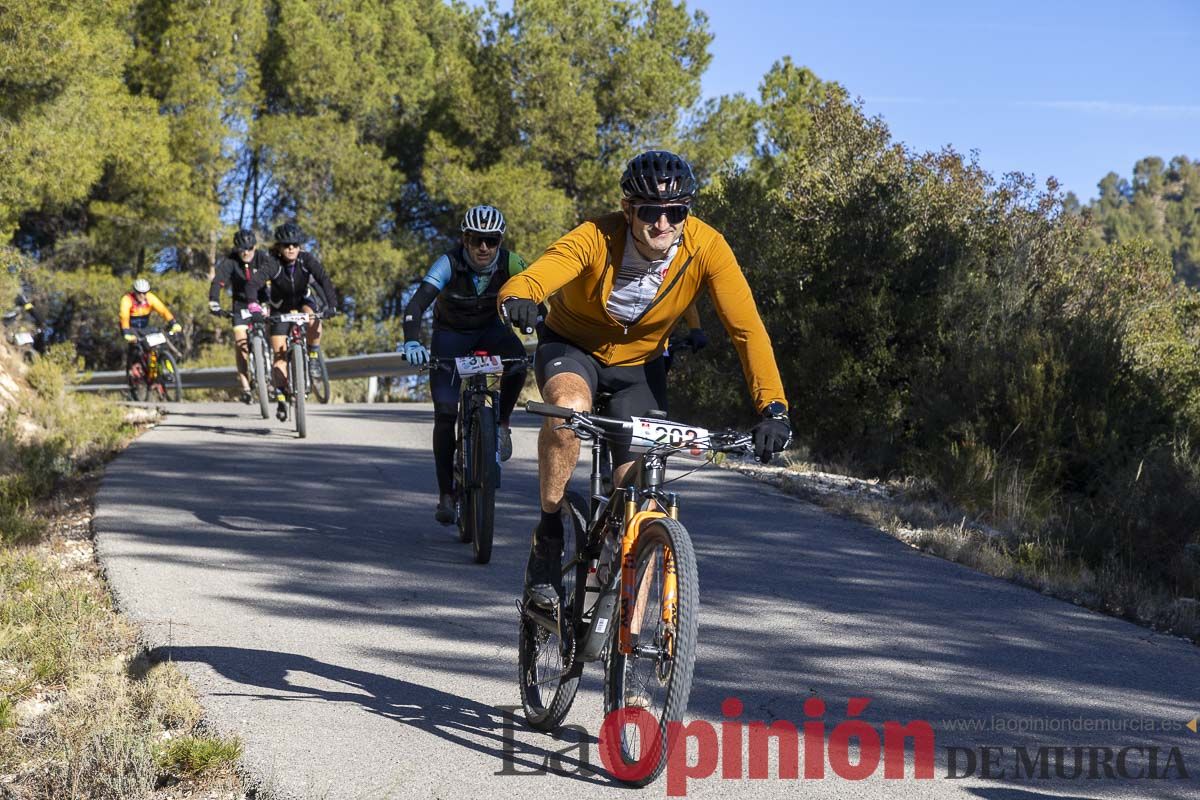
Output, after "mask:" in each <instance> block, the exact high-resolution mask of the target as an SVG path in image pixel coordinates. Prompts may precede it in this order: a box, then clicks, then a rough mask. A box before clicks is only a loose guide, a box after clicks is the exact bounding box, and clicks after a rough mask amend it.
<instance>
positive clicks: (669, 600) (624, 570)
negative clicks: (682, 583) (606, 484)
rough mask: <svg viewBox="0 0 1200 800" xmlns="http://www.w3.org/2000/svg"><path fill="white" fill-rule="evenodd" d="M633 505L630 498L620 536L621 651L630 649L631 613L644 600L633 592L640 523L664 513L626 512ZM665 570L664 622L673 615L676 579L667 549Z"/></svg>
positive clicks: (674, 612) (626, 653) (619, 638)
mask: <svg viewBox="0 0 1200 800" xmlns="http://www.w3.org/2000/svg"><path fill="white" fill-rule="evenodd" d="M633 508H635V506H634V504H633V502H632V501H630V502H629V503H627V505H626V512H627V513H626V517H625V518H626V519H627V520H628V522H626V524H625V534H624V536H622V537H621V627H620V631H619V633H618V639H617V644H618V645H619V646H620V649H621V652H622V653H623V654H624V655H629V654H631V653H632V652H633V614H634V610H635V609H636V608H638V606H639V600H640V602H641V603H645V598H644V597H643V598H638V597H637V596H636V585H635V581H636V580H637V575H636V571H637V562H636V559H637V552H636V546H637V540H638V536H639V534H640V533H641V530H642V523H644V522H646V521H648V520H651V519H657V518H659V517H665V516H666V514H664V513H663V512H661V511H636V512H633V513H629V512H631V511H632V510H633ZM664 567H665V574H664V575H663V608H662V618H663V620H664V621H665V622H667V623H670V622H672V621H673V620H674V617H675V615H676V610H675V609H676V602H675V599H676V598H675V594H676V581H675V559H674V558H673V557H672V556H671V553H670V552H669V551H668V552H667V558H666V564H665V565H664Z"/></svg>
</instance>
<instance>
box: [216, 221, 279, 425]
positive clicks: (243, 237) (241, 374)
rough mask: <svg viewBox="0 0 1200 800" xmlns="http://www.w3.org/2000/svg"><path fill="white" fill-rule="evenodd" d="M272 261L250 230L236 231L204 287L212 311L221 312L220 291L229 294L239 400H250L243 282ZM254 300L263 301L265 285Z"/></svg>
mask: <svg viewBox="0 0 1200 800" xmlns="http://www.w3.org/2000/svg"><path fill="white" fill-rule="evenodd" d="M272 261H274V259H273V258H271V255H270V254H269V253H267V252H265V251H263V250H260V249H258V240H257V238H256V237H255V236H254V231H251V230H245V229H243V230H240V231H238V232H237V233H235V234H234V235H233V250H231V251H230V252H229V254H228V255H226V256H225V257H224V258H222V259H221V260H220V261H218V262H217V266H216V269H215V270H214V271H213V279H212V284H210V285H209V287H208V310H209V311H211V312H212V313H213V314H219V313H221V292H222V291H223V290H224V289H225V287H226V286H228V287H229V290H230V292H231V293H232V294H233V309H232V310H233V320H232V322H233V351H234V354H235V356H236V358H237V374H238V383H239V384H241V387H242V398H241V399H242V402H243V403H249V402H250V376H249V375H248V374H247V372H248V367H249V363H248V361H247V353H248V352H249V349H250V343H249V341H248V340H247V338H246V331H247V328H248V325H247V323H248V322H249V318H250V310H249V309H248V307H247V302H246V297H245V295H246V284H247V283H249V282H250V279H251V278H252V277H253V275H254V273H255V272H259V271H264V272H271V271H272V270H271V262H272ZM255 301H256V302H258V303H265V302H267V288H266V287H265V286H264V287H263V288H262V289H260V290H259V292H258V294H257V295H255Z"/></svg>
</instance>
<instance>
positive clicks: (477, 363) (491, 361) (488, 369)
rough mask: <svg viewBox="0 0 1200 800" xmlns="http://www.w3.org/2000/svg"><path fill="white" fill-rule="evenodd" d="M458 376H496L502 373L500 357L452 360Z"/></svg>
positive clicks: (502, 366) (466, 357) (472, 357)
mask: <svg viewBox="0 0 1200 800" xmlns="http://www.w3.org/2000/svg"><path fill="white" fill-rule="evenodd" d="M454 366H455V367H457V368H458V374H459V375H496V374H498V373H501V372H504V363H503V362H502V361H501V360H500V356H463V357H462V358H456V359H454Z"/></svg>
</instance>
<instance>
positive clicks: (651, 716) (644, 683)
mask: <svg viewBox="0 0 1200 800" xmlns="http://www.w3.org/2000/svg"><path fill="white" fill-rule="evenodd" d="M634 548H635V549H634V559H633V564H634V580H633V584H634V591H633V596H634V602H633V604H632V608H631V609H630V611H629V615H630V627H631V629H632V630H631V634H632V635H631V639H632V645H633V646H632V652H631V653H629V654H628V655H627V654H625V653H622V652H621V648H620V646H619V638H618V637H614V639H613V642H612V643H611V644H610V645H609V648H608V663H607V665H606V669H605V674H604V717H605V720H606V723H605V729H604V730H603V731H602V732H601V736H600V746H601V747H604V748H608V756H609V763H612V764H619V765H621V770H620V774H616V775H614V777H616V778H617V779H618V780H620V781H622V782H623V783H627V784H630V785H632V786H645V785H647V784H649V783H651V782H652V781H653V780H654V779H655V778H657V777H658V776H659V774H660V773H661V772H662V770H663V767H664V766H666V763H667V756H668V755H669V753H670V748H671V746H672V744H673V742H672V741H670V739H669V738H668V735H667V734H668V726H669V724H670V723H672V722H681V721H682V720H683V713H684V711H686V710H687V702H688V695H689V694H690V693H691V689H692V670H693V668H694V667H695V664H696V638H697V632H698V628H699V615H700V579H699V576H698V574H697V570H696V554H695V551H694V550H693V548H692V540H691V537H690V536H688V532H687V529H686V528H684V527H683V525H681V524H680V523H679V522H678V521H676V520H673V519H671V518H669V517H661V518H657V519H653V520H650V521H649V522H646V523H643V525H642V530H641V533H640V534H639V536H638V540H637V543H636V544H635V545H634ZM672 583H673V584H674V602H673V603H672V601H671V594H672ZM622 605H624V604H622ZM672 606H673V607H672ZM614 711H621V712H622V713H620V714H618V715H615V716H613V717H610V716H609V715H610V714H612V712H614ZM610 719H611V720H612V723H611V726H610V724H609V722H608V720H610ZM639 723H640V724H639Z"/></svg>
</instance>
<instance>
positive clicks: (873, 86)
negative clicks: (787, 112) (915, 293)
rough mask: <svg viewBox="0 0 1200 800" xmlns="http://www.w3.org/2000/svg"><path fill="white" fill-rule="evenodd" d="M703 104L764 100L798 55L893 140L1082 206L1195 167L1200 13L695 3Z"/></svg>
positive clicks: (940, 3) (1011, 2) (789, 1)
mask: <svg viewBox="0 0 1200 800" xmlns="http://www.w3.org/2000/svg"><path fill="white" fill-rule="evenodd" d="M689 7H691V8H695V9H699V10H702V11H704V12H705V13H706V14H708V17H709V30H710V31H711V32H712V33H713V43H712V46H711V52H712V56H713V58H712V63H711V65H710V66H709V69H708V72H707V73H706V74H705V76H704V79H703V91H704V94H705V96H709V97H711V96H716V95H721V94H731V93H734V92H745V93H747V94H750V95H751V96H754V97H757V92H758V84H759V81H760V80H761V78H762V75H763V74H764V73H765V72H766V71H767V70H768V69H770V67H771V64H772V63H773V62H774V61H775V60H777V59H779V58H781V57H782V56H784V55H790V56H791V57H792V60H793V61H795V62H796V63H798V64H802V65H804V66H807V67H809V68H810V69H812V70H813V71H814V72H816V73H817V75H818V76H819V77H820V78H822V79H825V80H835V81H838V82H839V83H841V84H842V85H843V86H845V87H846V88H847V89H848V90H849V91H850V92H851V94H852V95H857V96H859V97H861V98H862V100H863V102H864V108H865V110H866V112H867V113H868V114H870V115H872V116H874V115H880V116H882V117H883V118H884V119H885V120H886V122H887V124H888V127H889V128H890V129H891V131H892V135H893V137H894V138H896V139H898V140H900V141H903V142H905V143H907V144H908V145H910V146H911V147H913V148H915V149H918V150H932V149H937V148H939V147H941V146H942V145H945V144H950V145H953V146H954V147H955V148H956V149H958V150H959V151H961V152H964V153H965V152H966V151H969V150H972V149H975V150H978V151H979V161H980V164H981V165H982V166H983V167H984V168H985V169H987V170H989V171H991V172H993V173H996V174H999V173H1003V172H1008V171H1012V170H1016V171H1021V172H1027V173H1033V174H1035V175H1036V176H1037V177H1038V179H1039V180H1044V179H1045V178H1046V177H1049V176H1050V175H1053V176H1055V177H1056V178H1058V180H1059V182H1060V183H1061V184H1062V185H1063V187H1064V188H1065V189H1069V190H1071V191H1074V192H1075V193H1076V194H1077V195H1079V197H1080V199H1081V200H1087V199H1090V198H1092V197H1094V196H1095V194H1096V184H1097V182H1099V180H1100V179H1101V178H1102V177H1104V175H1105V174H1106V173H1108V172H1110V171H1115V172H1117V173H1118V174H1120V175H1123V176H1128V175H1129V174H1130V173H1131V171H1132V169H1133V165H1134V162H1136V161H1137V160H1138V159H1140V158H1142V157H1144V156H1149V155H1158V156H1161V157H1163V159H1164V160H1169V159H1170V158H1171V157H1172V156H1176V155H1187V156H1189V157H1190V158H1192V159H1193V160H1196V159H1200V0H1119V1H1118V0H1093V1H1092V2H1086V1H1085V0H1041V1H1040V2H1036V1H1034V0H1005V1H1004V2H996V1H995V0H983V1H978V0H977V1H975V2H972V0H956V1H950V0H934V1H932V2H904V1H903V0H890V2H889V1H888V0H842V1H841V2H813V1H812V0H740V1H735V0H695V1H694V2H691V3H689Z"/></svg>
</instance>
